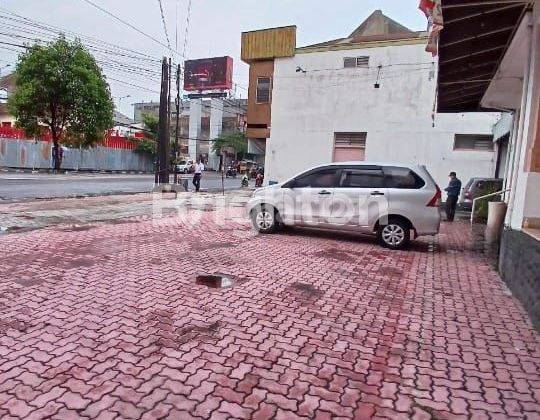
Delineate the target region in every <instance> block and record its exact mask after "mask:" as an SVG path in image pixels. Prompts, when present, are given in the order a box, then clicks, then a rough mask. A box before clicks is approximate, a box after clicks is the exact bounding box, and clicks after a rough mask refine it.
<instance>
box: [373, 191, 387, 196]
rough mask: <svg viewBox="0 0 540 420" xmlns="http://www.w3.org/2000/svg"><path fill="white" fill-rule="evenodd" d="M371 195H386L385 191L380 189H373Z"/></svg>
mask: <svg viewBox="0 0 540 420" xmlns="http://www.w3.org/2000/svg"><path fill="white" fill-rule="evenodd" d="M371 195H384V193H383V192H380V191H373V192H372V193H371Z"/></svg>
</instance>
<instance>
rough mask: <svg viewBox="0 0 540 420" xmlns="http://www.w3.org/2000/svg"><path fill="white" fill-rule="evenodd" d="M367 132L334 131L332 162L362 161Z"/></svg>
mask: <svg viewBox="0 0 540 420" xmlns="http://www.w3.org/2000/svg"><path fill="white" fill-rule="evenodd" d="M366 138H367V133H365V132H357V133H350V132H348V133H334V162H348V161H363V160H364V158H365V150H366Z"/></svg>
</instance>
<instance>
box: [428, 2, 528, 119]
mask: <svg viewBox="0 0 540 420" xmlns="http://www.w3.org/2000/svg"><path fill="white" fill-rule="evenodd" d="M503 3H506V4H503ZM530 3H531V2H530V1H519V0H515V1H512V2H509V1H508V2H502V1H501V2H495V1H491V2H487V1H486V2H485V4H482V2H478V1H476V0H442V12H443V21H444V27H443V29H442V31H441V34H440V40H439V77H438V111H439V112H468V111H481V110H482V109H481V105H480V102H481V101H482V98H483V97H484V95H485V93H486V90H487V89H488V87H489V85H490V83H491V81H492V80H493V79H494V77H495V75H496V73H497V70H498V69H499V66H500V64H501V62H502V59H503V58H504V56H505V54H506V51H507V50H508V46H509V45H510V42H511V40H512V38H513V37H514V34H515V33H516V30H517V28H518V27H519V25H520V23H521V21H522V19H523V16H524V14H525V12H526V10H527V7H528V6H529V4H530Z"/></svg>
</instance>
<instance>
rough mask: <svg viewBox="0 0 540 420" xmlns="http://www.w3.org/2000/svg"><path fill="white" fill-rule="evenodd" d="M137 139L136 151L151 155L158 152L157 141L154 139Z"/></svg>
mask: <svg viewBox="0 0 540 420" xmlns="http://www.w3.org/2000/svg"><path fill="white" fill-rule="evenodd" d="M135 141H137V148H136V149H135V151H136V152H139V153H148V154H150V155H152V156H153V155H155V154H156V141H155V140H152V139H135Z"/></svg>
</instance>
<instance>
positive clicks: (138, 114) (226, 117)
mask: <svg viewBox="0 0 540 420" xmlns="http://www.w3.org/2000/svg"><path fill="white" fill-rule="evenodd" d="M190 104H191V101H190V100H183V101H182V102H181V111H180V122H179V138H180V152H181V154H183V155H187V154H188V144H189V141H188V140H189V137H190V136H189V119H190V108H191V107H190ZM212 106H213V105H212V101H210V100H203V101H202V112H201V127H200V136H199V137H198V138H197V139H196V140H195V141H196V142H197V155H199V154H202V155H203V156H208V155H209V147H208V144H209V141H210V140H211V139H210V114H211V112H212ZM171 110H172V113H171V130H170V134H171V137H173V138H174V136H175V129H176V107H175V105H174V104H171ZM144 114H149V115H153V116H154V117H156V118H157V117H158V115H159V102H141V103H136V104H134V113H133V119H134V123H135V124H137V123H140V122H141V121H142V118H143V115H144ZM246 114H247V99H224V100H223V118H222V127H221V131H222V133H223V134H227V133H231V132H235V131H243V130H244V126H245V118H246Z"/></svg>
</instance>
